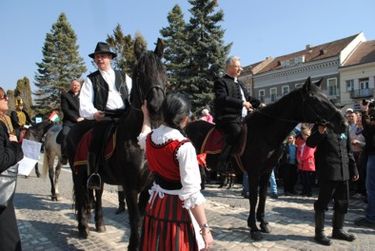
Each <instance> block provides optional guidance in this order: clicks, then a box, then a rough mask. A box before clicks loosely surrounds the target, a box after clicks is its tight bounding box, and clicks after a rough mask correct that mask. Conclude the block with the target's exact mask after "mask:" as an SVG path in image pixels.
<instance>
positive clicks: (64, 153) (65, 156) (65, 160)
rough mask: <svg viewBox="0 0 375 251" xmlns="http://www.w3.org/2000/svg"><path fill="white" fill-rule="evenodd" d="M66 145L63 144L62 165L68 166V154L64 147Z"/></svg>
mask: <svg viewBox="0 0 375 251" xmlns="http://www.w3.org/2000/svg"><path fill="white" fill-rule="evenodd" d="M64 145H65V144H64V143H61V146H60V147H61V164H63V165H66V164H68V157H67V154H66V152H65V147H64Z"/></svg>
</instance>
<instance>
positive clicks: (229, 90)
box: [214, 75, 260, 123]
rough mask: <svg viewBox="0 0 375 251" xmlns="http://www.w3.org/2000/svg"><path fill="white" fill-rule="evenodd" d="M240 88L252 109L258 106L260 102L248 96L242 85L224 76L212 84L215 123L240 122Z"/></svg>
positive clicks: (241, 102)
mask: <svg viewBox="0 0 375 251" xmlns="http://www.w3.org/2000/svg"><path fill="white" fill-rule="evenodd" d="M240 88H241V89H242V90H243V92H244V95H245V99H246V100H247V101H249V102H250V103H251V104H252V105H253V107H254V108H257V107H258V106H259V104H260V101H259V100H257V99H255V98H253V97H251V96H250V94H249V92H248V91H247V89H246V87H245V85H244V83H242V82H241V81H239V80H238V83H235V82H234V79H233V78H232V77H230V76H228V75H225V76H223V77H222V78H220V79H218V80H216V81H215V83H214V92H215V100H214V106H215V120H216V122H218V123H221V122H224V123H225V122H231V121H238V122H239V121H241V114H242V104H243V101H242V97H241V91H240Z"/></svg>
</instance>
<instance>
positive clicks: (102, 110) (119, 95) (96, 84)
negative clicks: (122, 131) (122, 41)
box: [67, 42, 132, 188]
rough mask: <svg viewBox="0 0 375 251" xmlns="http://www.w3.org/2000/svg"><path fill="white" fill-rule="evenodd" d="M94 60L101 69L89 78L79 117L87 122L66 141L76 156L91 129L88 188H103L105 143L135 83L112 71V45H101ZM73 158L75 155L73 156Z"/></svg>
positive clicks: (77, 128)
mask: <svg viewBox="0 0 375 251" xmlns="http://www.w3.org/2000/svg"><path fill="white" fill-rule="evenodd" d="M89 57H91V58H93V59H94V62H95V64H96V65H97V67H98V70H97V71H95V72H93V73H91V74H90V75H88V77H87V79H86V80H85V82H84V83H83V86H82V89H81V93H80V108H79V111H80V116H81V117H83V118H85V120H84V121H82V122H81V123H79V124H78V125H77V126H75V127H74V128H73V129H72V130H71V132H70V134H69V137H68V139H67V146H68V148H69V149H68V150H69V151H71V153H73V154H74V153H75V149H76V144H77V142H79V139H80V138H81V137H82V135H83V134H84V133H85V132H87V131H88V130H90V129H93V131H92V135H93V136H92V140H91V143H90V146H89V153H88V165H89V170H90V174H91V175H90V177H89V179H88V182H87V184H88V185H87V186H88V188H98V187H100V183H101V179H100V176H99V174H98V163H100V160H101V159H100V158H103V155H104V153H103V150H104V145H105V143H104V141H105V140H106V138H107V137H108V134H109V130H110V129H108V128H111V125H113V121H114V120H116V117H119V116H120V115H121V114H122V113H123V112H124V111H125V108H126V105H127V103H128V96H129V93H130V89H131V85H132V80H131V78H130V77H129V76H127V75H126V74H124V73H123V72H121V71H117V70H113V69H112V66H111V61H112V59H113V58H115V57H116V54H115V53H113V52H112V51H111V50H110V48H109V45H108V44H106V43H104V42H98V44H97V45H96V48H95V51H94V52H93V53H91V54H90V55H89ZM70 156H73V155H70Z"/></svg>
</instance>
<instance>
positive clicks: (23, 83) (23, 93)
mask: <svg viewBox="0 0 375 251" xmlns="http://www.w3.org/2000/svg"><path fill="white" fill-rule="evenodd" d="M14 97H15V98H17V97H19V98H21V99H22V101H23V104H24V109H25V110H26V112H27V113H28V114H29V115H30V116H31V117H32V116H33V115H34V114H33V111H32V109H31V107H32V104H33V100H32V97H31V87H30V80H29V79H28V78H27V77H24V78H23V79H19V80H18V81H17V86H16V89H15V91H14ZM14 102H15V100H14Z"/></svg>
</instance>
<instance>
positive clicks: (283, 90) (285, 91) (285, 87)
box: [281, 85, 289, 96]
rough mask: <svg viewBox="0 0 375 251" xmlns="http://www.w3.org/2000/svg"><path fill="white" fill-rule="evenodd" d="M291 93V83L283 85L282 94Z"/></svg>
mask: <svg viewBox="0 0 375 251" xmlns="http://www.w3.org/2000/svg"><path fill="white" fill-rule="evenodd" d="M288 93H289V85H283V86H282V87H281V95H283V96H285V95H287V94H288Z"/></svg>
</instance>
